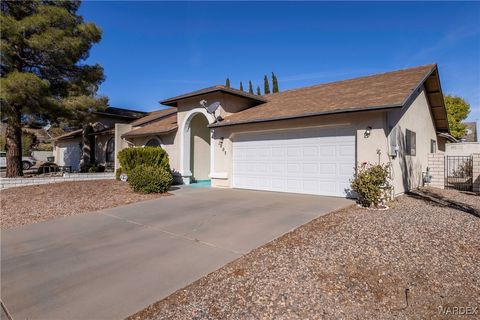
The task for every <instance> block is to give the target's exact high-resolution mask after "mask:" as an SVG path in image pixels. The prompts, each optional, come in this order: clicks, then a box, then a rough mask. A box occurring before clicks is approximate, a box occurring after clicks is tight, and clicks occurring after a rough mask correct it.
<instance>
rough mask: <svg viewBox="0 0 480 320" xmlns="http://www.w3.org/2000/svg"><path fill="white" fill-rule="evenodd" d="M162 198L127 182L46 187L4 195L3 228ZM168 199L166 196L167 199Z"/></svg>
mask: <svg viewBox="0 0 480 320" xmlns="http://www.w3.org/2000/svg"><path fill="white" fill-rule="evenodd" d="M161 196H162V194H156V193H152V194H141V193H135V192H133V191H132V190H131V188H130V186H129V185H128V184H127V183H125V182H120V181H116V180H92V181H75V182H62V183H52V184H43V185H35V186H26V187H17V188H10V189H5V190H2V191H0V198H1V211H2V212H1V219H2V223H1V227H2V229H10V228H15V227H19V226H22V225H25V224H29V223H35V222H40V221H45V220H49V219H53V218H56V217H60V216H70V215H75V214H82V213H89V212H93V211H96V210H100V209H106V208H112V207H116V206H120V205H124V204H129V203H133V202H138V201H144V200H150V199H155V198H158V197H161ZM163 196H164V195H163Z"/></svg>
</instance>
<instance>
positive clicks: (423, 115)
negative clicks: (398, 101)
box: [386, 90, 438, 194]
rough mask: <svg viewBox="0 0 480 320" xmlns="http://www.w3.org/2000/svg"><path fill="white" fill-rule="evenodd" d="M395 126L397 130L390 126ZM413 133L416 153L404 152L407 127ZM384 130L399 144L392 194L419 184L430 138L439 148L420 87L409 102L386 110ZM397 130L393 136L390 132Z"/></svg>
mask: <svg viewBox="0 0 480 320" xmlns="http://www.w3.org/2000/svg"><path fill="white" fill-rule="evenodd" d="M391 128H396V130H393V131H392V130H391ZM407 129H408V130H411V131H413V132H415V133H416V155H415V156H410V155H407V152H406V145H405V140H406V130H407ZM386 130H388V131H387V132H391V133H390V134H389V138H390V139H393V140H394V141H396V145H398V147H399V152H398V156H396V157H392V159H391V160H390V161H391V163H392V173H391V174H392V179H393V186H394V191H395V194H401V193H404V192H405V191H408V190H410V189H414V188H418V187H420V186H421V185H422V172H426V170H427V167H428V153H430V152H431V150H430V148H431V141H432V140H433V141H435V143H436V149H437V152H438V141H437V132H436V130H435V126H434V123H433V120H432V115H431V112H430V107H429V105H428V100H427V98H426V96H425V91H424V90H421V92H420V93H419V94H418V96H417V97H416V98H415V100H414V101H413V102H412V103H411V104H410V105H408V106H406V107H404V108H402V109H399V110H395V111H390V112H389V113H388V114H387V127H386ZM395 133H396V136H393V135H394V134H395Z"/></svg>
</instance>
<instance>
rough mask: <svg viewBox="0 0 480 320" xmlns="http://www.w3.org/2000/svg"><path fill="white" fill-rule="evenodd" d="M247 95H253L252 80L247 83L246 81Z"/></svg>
mask: <svg viewBox="0 0 480 320" xmlns="http://www.w3.org/2000/svg"><path fill="white" fill-rule="evenodd" d="M248 93H251V94H253V85H252V80H249V81H248Z"/></svg>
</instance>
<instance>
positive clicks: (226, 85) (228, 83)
mask: <svg viewBox="0 0 480 320" xmlns="http://www.w3.org/2000/svg"><path fill="white" fill-rule="evenodd" d="M225 87H227V88H230V79H229V78H227V80H226V81H225Z"/></svg>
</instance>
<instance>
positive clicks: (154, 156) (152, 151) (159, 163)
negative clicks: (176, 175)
mask: <svg viewBox="0 0 480 320" xmlns="http://www.w3.org/2000/svg"><path fill="white" fill-rule="evenodd" d="M118 160H119V161H120V165H121V167H122V168H123V170H125V172H126V173H130V171H131V170H132V169H134V168H136V167H137V166H139V165H146V166H152V167H162V168H164V169H165V170H167V171H168V172H170V164H169V160H168V154H167V152H166V151H165V150H163V149H162V148H161V147H143V148H126V149H123V150H122V151H120V152H119V153H118Z"/></svg>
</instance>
